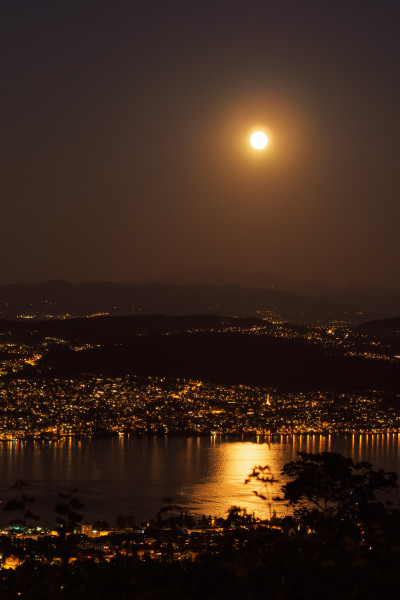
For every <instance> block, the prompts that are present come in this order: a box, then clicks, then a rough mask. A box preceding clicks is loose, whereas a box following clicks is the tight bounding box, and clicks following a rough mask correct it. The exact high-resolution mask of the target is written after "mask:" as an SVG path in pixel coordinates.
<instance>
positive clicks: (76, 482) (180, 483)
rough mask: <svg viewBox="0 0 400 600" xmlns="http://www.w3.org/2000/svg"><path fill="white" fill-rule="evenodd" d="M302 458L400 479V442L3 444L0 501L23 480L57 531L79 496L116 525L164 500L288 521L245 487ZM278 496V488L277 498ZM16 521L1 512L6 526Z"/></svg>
mask: <svg viewBox="0 0 400 600" xmlns="http://www.w3.org/2000/svg"><path fill="white" fill-rule="evenodd" d="M300 450H304V451H306V452H321V451H323V450H329V451H332V452H340V453H342V454H344V455H345V456H350V457H352V458H353V459H354V460H355V461H356V462H357V461H360V460H367V461H369V462H371V463H372V464H373V465H374V466H375V467H376V468H382V469H384V470H386V471H397V472H398V473H400V435H398V434H371V435H347V436H322V435H298V436H294V437H291V436H274V437H273V438H262V437H260V438H259V439H256V438H254V439H253V440H252V441H249V440H248V439H246V440H245V439H243V440H242V439H232V438H226V437H215V436H214V437H188V438H185V437H171V438H170V437H164V438H156V437H154V438H153V437H151V438H135V437H131V436H130V437H117V438H108V439H101V440H99V439H75V438H69V439H64V440H60V441H57V442H50V441H46V442H32V441H30V442H23V441H20V440H13V441H7V442H6V441H2V442H1V443H0V482H1V485H0V500H2V501H3V502H4V501H6V500H7V499H9V498H12V497H16V490H13V489H10V486H11V485H12V484H13V483H14V482H15V480H16V479H23V480H24V481H26V482H28V483H29V484H30V489H29V493H30V494H31V495H32V496H34V497H35V498H36V501H35V502H34V503H32V510H33V512H35V513H36V514H37V515H39V516H40V522H39V524H42V525H52V524H53V523H54V520H55V516H54V506H55V505H56V503H57V502H58V499H57V494H58V492H66V491H68V490H69V489H71V488H78V494H77V495H78V497H79V498H80V499H81V500H82V502H84V509H83V514H84V519H85V520H87V521H89V522H92V521H94V520H98V519H100V520H106V521H108V522H109V524H110V525H111V526H113V525H115V519H116V517H117V516H118V515H121V514H122V515H133V516H134V517H135V519H136V522H140V521H143V520H146V519H149V518H150V517H152V516H155V515H156V513H157V511H158V510H159V508H160V507H161V506H162V504H163V500H162V499H163V498H166V497H170V498H173V499H174V501H175V503H178V504H180V505H181V506H182V507H183V508H184V510H187V511H189V512H195V513H199V514H207V515H209V514H211V515H214V516H220V515H222V516H224V515H226V512H227V510H228V509H229V507H230V506H233V505H236V506H240V507H245V508H247V510H248V511H250V512H255V513H256V514H257V515H259V516H269V515H270V514H271V511H272V510H276V512H277V514H278V515H283V514H285V511H286V507H285V505H284V504H283V503H274V505H273V506H272V507H271V506H269V505H268V503H266V502H265V501H262V500H260V499H258V498H257V497H256V496H255V495H254V494H253V493H252V490H254V489H255V485H254V484H253V483H250V484H248V485H244V480H245V478H246V477H247V475H248V474H249V472H250V471H251V469H252V468H253V466H255V465H269V467H270V468H271V470H272V472H273V473H274V475H275V477H277V478H278V479H279V478H280V472H281V470H282V467H283V465H284V464H285V463H286V462H288V461H290V460H295V459H296V455H297V454H296V453H297V452H298V451H300ZM278 492H279V486H278V487H277V488H276V489H275V490H274V491H273V494H272V495H273V496H275V495H276V494H277V493H278ZM12 517H17V514H16V513H15V514H14V513H5V512H3V511H0V524H1V525H5V524H7V523H8V521H9V520H10V519H11V518H12Z"/></svg>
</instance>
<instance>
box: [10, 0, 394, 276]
mask: <svg viewBox="0 0 400 600" xmlns="http://www.w3.org/2000/svg"><path fill="white" fill-rule="evenodd" d="M399 31H400V3H399V0H393V1H392V0H380V1H378V0H374V1H371V0H360V1H357V2H356V1H352V0H347V1H345V2H343V1H340V0H335V1H333V0H332V1H329V0H328V1H326V2H322V1H321V0H318V1H315V2H311V1H307V0H305V1H303V2H301V1H300V0H294V1H288V0H287V1H283V0H279V1H278V0H277V1H268V0H264V1H261V0H259V1H255V0H247V1H235V0H230V1H222V0H220V1H219V0H214V1H213V2H211V1H208V0H202V1H199V2H197V1H190V2H189V1H188V0H186V1H185V2H175V1H174V0H170V1H168V0H140V1H139V0H130V1H128V0H125V1H123V0H108V1H106V0H92V1H90V2H89V1H88V0H69V1H67V0H64V1H58V0H48V1H47V2H45V1H43V0H37V1H35V2H33V1H32V0H29V1H28V0H21V1H18V0H13V1H12V2H11V1H6V2H5V3H3V4H2V18H1V32H0V34H1V42H0V44H1V56H2V69H1V71H2V75H1V94H0V106H1V115H2V132H1V178H0V182H1V205H0V215H1V216H0V222H1V237H0V240H1V241H0V252H1V254H0V255H1V259H0V260H1V271H0V274H1V275H0V282H1V283H11V282H17V281H18V282H34V281H43V280H47V279H55V278H57V279H61V278H63V279H68V280H70V281H76V282H78V281H99V280H102V281H104V280H111V281H135V280H138V279H141V278H146V279H149V278H152V277H155V276H158V275H162V274H164V273H168V272H177V271H181V270H185V269H192V268H201V267H211V266H216V265H223V266H225V267H227V268H232V269H237V270H243V271H260V270H266V271H272V272H275V273H277V274H279V275H282V276H284V277H289V278H295V279H316V280H324V281H327V282H334V283H335V282H336V283H350V282H354V283H363V284H372V283H380V284H385V285H391V286H398V287H400V269H399V268H398V260H399V257H400V235H399V225H400V209H399V200H400V114H399V110H400V76H399V74H400V41H399V40H400V36H399ZM257 126H263V127H264V128H265V130H266V131H267V132H268V133H269V135H270V144H269V146H268V148H267V149H266V150H265V151H264V152H259V153H257V151H255V150H252V149H251V148H250V146H249V143H248V137H249V134H250V132H251V131H252V130H254V128H255V127H257Z"/></svg>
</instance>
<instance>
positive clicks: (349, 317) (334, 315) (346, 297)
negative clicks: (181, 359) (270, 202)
mask: <svg viewBox="0 0 400 600" xmlns="http://www.w3.org/2000/svg"><path fill="white" fill-rule="evenodd" d="M212 275H213V277H214V280H215V281H216V279H215V278H216V277H217V275H218V273H217V272H216V271H214V273H213V274H212ZM225 275H226V278H227V277H228V274H227V273H225ZM96 313H106V314H110V315H132V314H137V315H145V314H165V315H189V314H215V315H225V316H238V317H259V318H267V319H269V320H277V321H279V320H282V321H290V322H293V323H300V324H312V323H329V322H332V321H335V320H338V321H345V322H348V323H353V324H356V323H361V322H363V321H366V320H372V319H378V318H386V317H395V316H398V315H399V313H400V292H397V291H396V290H382V289H369V288H367V289H365V290H364V289H359V290H350V289H339V290H337V291H336V292H335V294H333V293H330V294H320V295H317V294H315V293H314V294H308V295H307V294H304V293H298V292H294V291H290V290H284V289H278V288H272V287H269V288H267V287H264V288H261V287H258V288H255V287H245V286H240V285H238V284H232V283H231V284H222V285H216V284H215V283H214V284H211V283H186V284H178V283H142V284H120V283H107V282H102V283H81V284H72V283H69V282H67V281H48V282H44V283H38V284H12V285H2V286H0V318H3V319H17V318H19V319H20V318H34V319H41V318H56V317H61V316H86V315H92V314H96Z"/></svg>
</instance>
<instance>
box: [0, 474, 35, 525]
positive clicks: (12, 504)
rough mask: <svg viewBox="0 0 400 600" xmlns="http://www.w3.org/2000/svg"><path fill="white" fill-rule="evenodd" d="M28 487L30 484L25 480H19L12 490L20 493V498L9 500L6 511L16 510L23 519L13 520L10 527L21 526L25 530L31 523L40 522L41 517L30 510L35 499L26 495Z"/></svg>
mask: <svg viewBox="0 0 400 600" xmlns="http://www.w3.org/2000/svg"><path fill="white" fill-rule="evenodd" d="M27 487H29V483H26V482H25V481H23V479H17V481H16V482H15V483H14V485H12V486H11V488H12V489H15V490H18V491H19V498H14V499H12V500H9V501H8V502H7V503H6V504H5V506H4V510H5V511H14V510H15V511H20V512H21V517H20V518H16V519H12V520H11V521H10V525H21V526H22V527H23V528H24V529H26V527H27V525H28V523H29V521H38V520H39V517H38V516H36V515H35V514H33V512H32V511H31V510H30V509H29V505H30V504H31V502H34V501H35V498H33V497H32V496H29V495H28V494H26V493H25V490H26V488H27Z"/></svg>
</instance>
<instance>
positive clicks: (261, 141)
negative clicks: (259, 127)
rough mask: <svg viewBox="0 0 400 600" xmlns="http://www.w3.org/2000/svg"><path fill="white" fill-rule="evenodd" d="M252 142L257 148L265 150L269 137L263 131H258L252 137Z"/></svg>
mask: <svg viewBox="0 0 400 600" xmlns="http://www.w3.org/2000/svg"><path fill="white" fill-rule="evenodd" d="M250 144H251V145H252V146H253V148H255V149H256V150H263V149H264V148H265V146H266V145H267V144H268V138H267V136H266V135H265V133H264V132H263V131H256V132H255V133H253V135H252V136H251V137H250Z"/></svg>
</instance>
